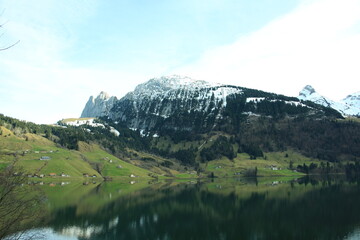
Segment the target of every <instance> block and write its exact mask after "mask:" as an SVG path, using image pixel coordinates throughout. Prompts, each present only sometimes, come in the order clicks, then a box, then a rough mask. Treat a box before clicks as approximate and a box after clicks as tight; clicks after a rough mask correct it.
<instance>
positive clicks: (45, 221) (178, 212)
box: [25, 178, 360, 240]
mask: <svg viewBox="0 0 360 240" xmlns="http://www.w3.org/2000/svg"><path fill="white" fill-rule="evenodd" d="M37 188H39V189H41V191H43V192H44V194H45V195H46V198H45V200H44V206H43V208H44V209H43V211H44V212H45V214H44V215H45V216H44V217H43V218H42V220H41V221H40V222H39V223H38V225H37V227H35V228H34V229H32V230H29V231H27V232H26V234H25V236H29V235H33V234H35V236H38V237H40V235H41V236H42V237H43V239H55V240H57V239H59V240H60V239H61V240H68V239H81V240H82V239H84V240H85V239H126V240H129V239H141V240H144V239H159V240H163V239H164V240H165V239H197V240H198V239H206V240H209V239H326V240H329V239H360V182H358V181H353V182H348V181H346V180H344V179H330V178H329V179H309V178H307V179H306V178H305V179H297V180H284V179H283V180H282V179H275V178H273V179H272V178H270V179H269V178H268V179H262V178H258V179H213V180H205V181H204V180H203V181H202V182H199V181H198V180H189V181H182V182H177V181H164V182H150V183H149V182H147V181H138V182H131V183H130V182H103V183H88V184H86V183H82V182H70V183H63V184H60V183H59V184H44V185H42V186H40V185H39V186H37Z"/></svg>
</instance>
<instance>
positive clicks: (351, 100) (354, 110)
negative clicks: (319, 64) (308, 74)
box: [298, 85, 360, 116]
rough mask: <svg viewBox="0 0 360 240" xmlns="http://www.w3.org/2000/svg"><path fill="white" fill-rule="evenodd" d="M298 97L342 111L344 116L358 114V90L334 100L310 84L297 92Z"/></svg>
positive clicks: (359, 111)
mask: <svg viewBox="0 0 360 240" xmlns="http://www.w3.org/2000/svg"><path fill="white" fill-rule="evenodd" d="M298 98H299V99H301V100H309V101H312V102H314V103H317V104H320V105H323V106H326V107H331V108H333V109H335V110H337V111H339V112H340V113H342V114H343V115H344V116H360V92H357V93H354V94H351V95H349V96H347V97H346V98H345V99H343V100H341V101H339V102H335V101H333V100H331V99H329V98H326V97H324V96H322V95H320V94H319V93H317V92H316V91H315V89H314V88H313V87H312V86H310V85H307V86H305V87H304V88H303V89H302V90H301V91H300V92H299V96H298Z"/></svg>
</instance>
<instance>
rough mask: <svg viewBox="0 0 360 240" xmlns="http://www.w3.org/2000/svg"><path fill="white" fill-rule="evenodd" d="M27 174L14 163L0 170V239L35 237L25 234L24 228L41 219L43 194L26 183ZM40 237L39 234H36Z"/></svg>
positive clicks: (37, 237)
mask: <svg viewBox="0 0 360 240" xmlns="http://www.w3.org/2000/svg"><path fill="white" fill-rule="evenodd" d="M26 180H27V177H26V174H25V173H24V172H23V171H21V170H20V169H17V168H15V167H14V164H12V165H10V166H9V167H7V168H6V169H5V170H4V171H2V172H0V239H3V238H5V237H6V236H8V235H11V236H8V237H7V238H6V239H20V238H21V239H34V238H35V236H30V235H27V236H23V230H24V229H29V228H31V226H35V224H36V223H37V222H38V221H40V219H41V216H42V214H41V213H44V211H41V210H42V209H41V205H42V203H43V201H42V195H41V194H40V192H39V191H37V190H36V189H34V188H33V187H31V186H27V185H25V183H26ZM36 239H39V236H38V235H37V236H36Z"/></svg>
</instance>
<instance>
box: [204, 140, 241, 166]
mask: <svg viewBox="0 0 360 240" xmlns="http://www.w3.org/2000/svg"><path fill="white" fill-rule="evenodd" d="M222 156H225V157H227V158H229V159H234V157H236V154H235V153H234V148H233V146H232V144H231V143H230V141H229V140H228V139H227V138H226V137H225V136H220V137H218V138H217V139H216V140H215V142H214V143H213V144H212V145H211V147H209V148H203V149H202V150H201V152H200V157H201V161H202V162H207V161H211V160H214V159H217V158H220V157H222Z"/></svg>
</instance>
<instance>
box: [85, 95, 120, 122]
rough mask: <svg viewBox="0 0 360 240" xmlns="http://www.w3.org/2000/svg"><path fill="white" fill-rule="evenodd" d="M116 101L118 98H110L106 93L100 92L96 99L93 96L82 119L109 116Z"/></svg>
mask: <svg viewBox="0 0 360 240" xmlns="http://www.w3.org/2000/svg"><path fill="white" fill-rule="evenodd" d="M116 101H117V98H116V97H110V96H109V95H108V94H107V93H106V92H100V94H99V95H98V96H97V97H96V98H94V97H93V96H91V97H90V98H89V100H88V102H87V103H86V105H85V108H84V110H83V112H82V113H81V118H87V117H101V116H107V115H108V114H109V111H110V109H111V108H112V107H113V105H114V103H115V102H116Z"/></svg>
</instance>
